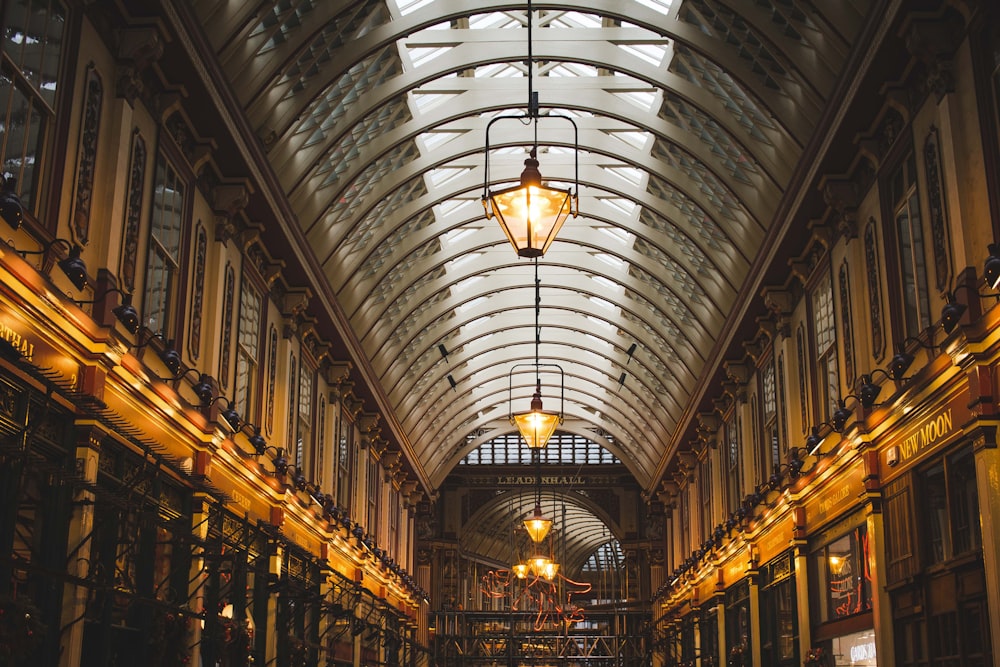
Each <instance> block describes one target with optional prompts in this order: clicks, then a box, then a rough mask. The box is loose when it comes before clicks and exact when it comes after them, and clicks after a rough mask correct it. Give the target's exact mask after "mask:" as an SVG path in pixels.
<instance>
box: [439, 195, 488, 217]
mask: <svg viewBox="0 0 1000 667" xmlns="http://www.w3.org/2000/svg"><path fill="white" fill-rule="evenodd" d="M475 201H476V202H477V203H478V202H479V199H476V200H475ZM472 202H473V200H471V199H457V198H456V199H449V200H447V201H443V202H441V203H440V204H439V205H438V210H439V211H440V213H441V215H442V216H445V215H454V214H455V213H457V212H458V211H460V210H462V209H463V208H465V207H466V206H469V205H470V204H471V203H472Z"/></svg>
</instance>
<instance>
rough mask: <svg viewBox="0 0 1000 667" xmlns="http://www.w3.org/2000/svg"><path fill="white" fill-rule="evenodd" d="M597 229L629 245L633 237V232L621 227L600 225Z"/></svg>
mask: <svg viewBox="0 0 1000 667" xmlns="http://www.w3.org/2000/svg"><path fill="white" fill-rule="evenodd" d="M597 231H599V232H601V233H602V234H606V235H607V236H610V237H611V238H613V239H614V240H616V241H618V242H619V243H622V244H623V245H628V244H629V243H630V242H631V241H632V239H633V234H632V232H630V231H628V230H626V229H622V228H621V227H598V228H597Z"/></svg>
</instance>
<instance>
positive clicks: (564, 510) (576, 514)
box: [459, 489, 620, 578]
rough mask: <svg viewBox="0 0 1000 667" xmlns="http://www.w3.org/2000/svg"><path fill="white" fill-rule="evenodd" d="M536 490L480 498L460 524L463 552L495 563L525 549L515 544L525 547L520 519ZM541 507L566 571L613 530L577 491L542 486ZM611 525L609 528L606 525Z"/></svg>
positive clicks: (574, 571)
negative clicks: (555, 491) (554, 490)
mask: <svg viewBox="0 0 1000 667" xmlns="http://www.w3.org/2000/svg"><path fill="white" fill-rule="evenodd" d="M535 499H536V495H535V492H534V490H532V489H526V490H517V491H510V492H508V493H504V494H499V495H497V496H496V497H495V498H493V499H492V500H491V501H489V502H486V503H483V505H482V507H480V508H478V509H477V511H476V513H475V514H474V515H473V516H471V517H469V521H468V522H467V523H466V529H465V530H463V532H462V536H461V539H460V541H459V548H460V549H461V551H462V553H463V554H465V555H467V556H472V555H474V556H475V557H476V558H479V559H483V561H484V563H485V564H487V565H493V566H497V567H499V566H506V567H510V565H512V564H513V563H512V560H514V559H516V558H518V557H521V558H525V557H526V556H527V555H530V554H525V553H521V554H518V553H517V550H518V546H519V545H520V547H521V548H522V549H523V548H524V547H525V544H526V543H527V535H526V534H524V533H523V529H522V532H520V533H519V532H518V531H517V527H518V526H519V525H520V522H521V521H523V520H524V519H526V518H528V517H529V516H531V515H532V513H533V511H534V507H535ZM541 506H542V513H543V514H544V515H545V516H546V517H548V518H550V519H552V520H553V531H555V532H553V533H552V535H551V538H550V539H551V540H553V541H554V542H555V546H556V547H557V548H555V549H554V552H555V553H556V554H558V556H559V558H560V559H562V561H563V562H562V563H560V565H562V567H563V571H564V573H566V576H569V577H571V578H572V577H573V576H577V575H579V572H580V569H581V568H582V567H583V565H584V563H585V562H586V560H587V559H588V558H589V557H590V556H591V555H592V554H593V553H594V552H595V551H596V550H597V549H598V547H600V546H601V545H602V544H606V543H608V542H610V541H612V540H616V539H620V536H617V535H615V534H614V533H613V532H612V530H613V522H612V521H611V520H610V519H609V517H608V516H607V515H606V514H605V513H604V512H602V511H601V509H600V508H599V507H598V506H596V505H595V503H594V502H593V501H591V500H590V499H589V498H587V497H586V496H585V495H583V494H582V493H581V492H580V491H570V492H561V493H558V494H552V493H549V492H548V491H546V492H545V493H544V494H543V495H542V496H541ZM609 526H611V528H609Z"/></svg>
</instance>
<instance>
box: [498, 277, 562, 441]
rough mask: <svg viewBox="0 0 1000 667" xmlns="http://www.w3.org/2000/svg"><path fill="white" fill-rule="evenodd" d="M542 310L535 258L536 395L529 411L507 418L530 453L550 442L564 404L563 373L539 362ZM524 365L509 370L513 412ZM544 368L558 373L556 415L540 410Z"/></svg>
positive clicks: (513, 413)
mask: <svg viewBox="0 0 1000 667" xmlns="http://www.w3.org/2000/svg"><path fill="white" fill-rule="evenodd" d="M541 310H542V298H541V281H540V280H539V279H538V258H537V257H536V258H535V363H534V368H535V393H534V394H533V395H532V396H531V407H530V408H529V409H528V410H523V411H520V412H514V411H513V409H511V411H510V414H509V418H510V422H511V424H514V425H515V426H517V430H518V431H519V432H520V433H521V437H522V438H524V442H525V443H526V444H527V445H528V448H529V449H542V448H543V447H545V445H546V444H547V443H548V441H549V438H551V437H552V434H553V433H555V431H556V427H557V426H559V425H560V424H562V422H563V412H562V408H563V400H564V398H565V396H564V393H565V389H564V387H563V370H562V367H560V366H559V365H557V364H542V363H540V362H539V361H538V346H539V345H540V344H541V340H542V334H541V326H540V325H539V315H540V313H541ZM524 365H526V364H515V365H514V367H513V368H511V369H510V374H509V375H508V395H507V400H508V405H510V407H511V408H513V404H512V403H511V401H512V395H513V386H514V371H515V370H516V369H517V368H518V367H519V366H524ZM544 367H551V368H556V369H558V371H559V387H560V396H559V400H560V404H559V411H558V412H554V411H552V410H546V409H544V408H543V407H542V375H541V369H542V368H544Z"/></svg>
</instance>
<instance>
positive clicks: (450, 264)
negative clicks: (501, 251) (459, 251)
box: [445, 252, 483, 271]
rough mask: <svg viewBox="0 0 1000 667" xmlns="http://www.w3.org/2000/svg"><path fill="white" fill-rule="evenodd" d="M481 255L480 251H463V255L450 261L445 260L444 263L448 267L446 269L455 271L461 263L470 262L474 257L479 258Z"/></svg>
mask: <svg viewBox="0 0 1000 667" xmlns="http://www.w3.org/2000/svg"><path fill="white" fill-rule="evenodd" d="M482 256H483V253H481V252H468V253H465V254H464V255H462V256H461V257H456V258H455V259H453V260H451V261H450V262H447V263H446V264H445V266H447V267H448V271H455V270H457V269H458V268H459V267H460V266H462V265H463V264H466V263H468V262H471V261H472V260H474V259H479V258H480V257H482Z"/></svg>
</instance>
